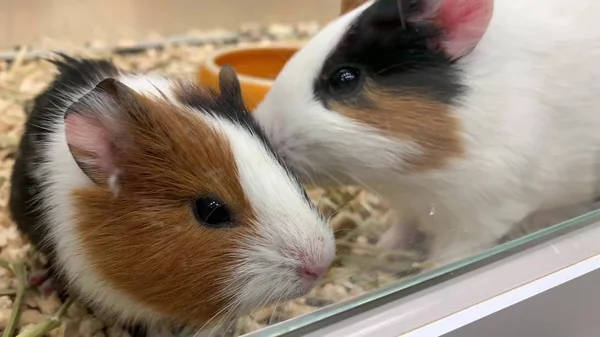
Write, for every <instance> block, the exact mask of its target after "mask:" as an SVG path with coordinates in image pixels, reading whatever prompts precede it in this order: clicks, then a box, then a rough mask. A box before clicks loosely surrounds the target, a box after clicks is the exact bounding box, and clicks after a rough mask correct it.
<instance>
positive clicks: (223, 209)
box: [192, 198, 232, 228]
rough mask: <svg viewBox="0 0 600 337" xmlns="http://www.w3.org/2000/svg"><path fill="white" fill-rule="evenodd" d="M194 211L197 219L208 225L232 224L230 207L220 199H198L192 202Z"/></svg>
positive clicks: (218, 226) (213, 226) (220, 226)
mask: <svg viewBox="0 0 600 337" xmlns="http://www.w3.org/2000/svg"><path fill="white" fill-rule="evenodd" d="M192 211H193V212H194V216H195V217H196V220H198V221H199V222H200V223H201V224H203V225H205V226H207V227H212V228H222V227H231V226H232V222H231V213H230V212H229V209H228V208H227V206H226V205H224V204H223V203H221V202H220V201H218V200H215V199H212V198H199V199H196V200H194V201H193V203H192Z"/></svg>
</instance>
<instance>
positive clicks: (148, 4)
mask: <svg viewBox="0 0 600 337" xmlns="http://www.w3.org/2000/svg"><path fill="white" fill-rule="evenodd" d="M339 8H340V0H0V49H5V48H7V47H8V48H10V47H13V46H16V45H20V44H28V45H29V44H35V43H38V42H39V41H41V39H43V37H48V38H51V39H54V40H59V41H69V42H73V43H84V42H86V41H90V40H103V41H105V42H107V43H109V44H112V43H115V42H116V41H118V40H119V39H139V38H146V37H147V36H148V35H149V34H150V33H151V32H156V33H159V34H161V35H170V34H176V33H181V32H186V31H189V30H190V29H215V28H225V29H227V28H236V27H238V26H239V25H240V24H241V23H253V22H254V23H269V22H278V23H293V22H299V21H310V20H316V21H318V22H326V21H329V20H331V19H332V18H334V17H335V16H336V15H337V14H338V12H339Z"/></svg>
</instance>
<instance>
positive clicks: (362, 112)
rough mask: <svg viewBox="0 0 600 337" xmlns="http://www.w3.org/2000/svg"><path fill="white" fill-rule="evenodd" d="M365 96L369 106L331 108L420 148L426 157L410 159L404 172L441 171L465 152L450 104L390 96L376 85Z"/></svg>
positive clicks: (370, 85) (336, 104) (335, 104)
mask: <svg viewBox="0 0 600 337" xmlns="http://www.w3.org/2000/svg"><path fill="white" fill-rule="evenodd" d="M362 95H363V98H364V99H365V100H366V102H368V104H360V103H358V104H357V103H351V104H346V103H344V102H336V101H333V102H331V104H330V108H331V109H332V110H334V111H338V112H339V113H341V114H343V115H345V116H347V117H349V118H351V119H354V120H357V121H360V122H362V123H364V124H366V125H368V126H371V127H374V128H376V129H378V130H380V131H381V133H382V134H383V135H385V136H388V137H390V138H392V139H399V140H405V141H413V142H415V143H416V144H418V145H419V146H420V147H421V150H422V151H423V153H422V154H420V155H419V156H415V157H409V158H406V161H405V164H406V167H405V168H403V172H407V173H410V172H425V171H428V170H434V169H439V168H442V167H444V165H445V164H446V163H447V162H448V160H449V159H451V158H455V157H458V156H460V155H461V154H462V153H463V152H464V149H463V144H462V141H461V138H460V135H459V133H460V124H459V121H458V120H457V119H456V118H455V117H454V116H452V115H451V114H450V112H449V110H450V107H449V106H448V105H447V104H444V103H441V102H439V101H435V100H432V99H429V98H427V97H425V96H419V95H414V94H410V93H407V94H405V95H401V94H398V93H394V92H389V91H386V90H385V89H382V88H378V87H376V85H374V84H373V83H368V84H367V85H366V86H365V90H364V91H363V93H362Z"/></svg>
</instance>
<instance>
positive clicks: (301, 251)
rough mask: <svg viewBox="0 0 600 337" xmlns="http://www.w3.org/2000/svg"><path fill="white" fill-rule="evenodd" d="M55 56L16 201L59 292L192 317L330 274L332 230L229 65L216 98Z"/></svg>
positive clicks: (98, 303) (148, 320)
mask: <svg viewBox="0 0 600 337" xmlns="http://www.w3.org/2000/svg"><path fill="white" fill-rule="evenodd" d="M53 62H54V63H55V64H56V65H57V67H58V70H59V71H60V74H59V75H58V76H57V77H56V79H55V80H54V82H53V83H51V84H50V86H49V87H48V88H47V90H46V91H45V92H43V93H42V94H41V95H39V96H38V97H37V98H36V100H35V107H34V109H33V112H32V114H31V115H30V116H29V118H28V120H27V122H26V125H25V131H24V134H23V136H22V140H21V143H20V147H19V150H18V154H17V158H16V162H15V165H14V173H13V175H12V190H11V196H10V209H11V212H12V216H13V218H14V220H15V222H16V224H17V225H18V227H19V228H20V229H21V230H22V231H23V232H24V233H26V234H27V235H28V236H29V238H30V239H31V240H32V242H33V243H34V244H35V245H36V246H37V247H38V248H39V249H40V250H41V251H42V252H43V253H45V255H47V256H48V258H49V261H50V267H51V271H52V273H51V274H50V275H51V276H52V279H53V280H55V281H56V282H57V288H58V289H59V290H62V291H64V292H66V293H67V294H69V295H72V296H75V297H76V298H77V299H79V300H80V301H81V302H82V303H84V304H85V305H88V306H89V307H90V308H91V309H92V310H94V311H95V312H97V313H100V314H102V315H110V317H111V318H112V317H114V318H116V319H118V320H120V321H121V322H125V323H127V324H128V323H135V324H141V325H144V324H145V325H147V326H153V325H154V324H158V323H157V322H163V321H165V322H169V323H168V324H181V325H183V324H190V325H195V324H203V323H205V322H206V321H207V320H209V319H211V318H213V317H214V316H215V315H219V317H218V318H222V317H225V316H229V315H236V314H240V313H245V312H248V311H249V310H252V309H253V308H255V307H257V306H262V305H264V304H266V303H271V302H273V301H282V300H286V299H290V298H294V297H297V296H300V295H303V294H305V293H307V292H308V291H309V290H310V289H311V288H312V286H313V284H314V282H315V280H317V279H318V278H319V277H320V276H321V275H322V274H323V273H325V272H326V271H327V269H328V267H329V265H330V263H331V261H332V259H333V257H334V252H335V245H334V239H333V233H332V230H331V229H330V227H329V226H328V224H327V223H326V221H325V220H324V218H323V217H322V216H321V215H320V214H319V213H318V212H317V210H316V208H315V207H314V205H313V204H312V203H311V201H310V200H309V199H308V196H307V194H306V193H305V191H304V189H303V187H302V186H301V185H300V184H299V182H298V180H297V179H296V178H295V176H294V175H293V174H292V173H290V172H289V171H288V170H287V169H286V168H285V166H284V165H283V164H282V162H281V161H280V160H279V158H278V156H276V155H275V153H274V152H273V151H272V148H271V146H270V145H269V144H268V142H267V141H266V140H265V137H264V135H263V133H262V131H261V130H260V128H259V127H258V126H257V125H256V123H255V122H254V121H253V120H252V118H251V116H250V115H249V114H248V112H247V111H246V108H245V107H244V104H243V102H242V99H241V95H240V87H239V82H238V80H237V76H236V74H235V72H234V71H233V70H232V69H231V68H229V67H224V68H223V70H222V71H221V73H220V90H219V91H220V93H217V92H216V91H212V90H208V89H203V88H201V87H198V86H196V85H195V84H193V83H188V82H185V81H175V80H169V79H167V78H162V77H157V76H150V75H136V74H131V73H126V72H123V71H121V70H119V69H117V68H116V67H115V66H114V65H113V64H112V63H110V62H108V61H103V60H92V59H74V58H70V57H67V56H65V55H62V59H60V60H57V61H53ZM107 317H109V316H107ZM218 320H219V319H216V320H214V321H218ZM171 322H172V323H171Z"/></svg>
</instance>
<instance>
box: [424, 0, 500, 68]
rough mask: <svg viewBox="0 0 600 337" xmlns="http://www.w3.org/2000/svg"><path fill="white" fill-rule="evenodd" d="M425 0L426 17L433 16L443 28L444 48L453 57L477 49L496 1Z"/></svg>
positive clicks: (435, 21) (436, 22)
mask: <svg viewBox="0 0 600 337" xmlns="http://www.w3.org/2000/svg"><path fill="white" fill-rule="evenodd" d="M424 1H425V6H424V7H425V8H424V13H423V17H424V18H425V19H432V20H433V22H434V24H435V25H436V26H438V27H439V28H441V29H442V31H443V32H444V40H443V41H441V43H442V48H443V49H444V52H445V53H446V55H447V56H448V57H449V58H450V59H452V60H454V59H457V58H460V57H462V56H464V55H466V54H468V53H469V52H471V50H472V49H473V48H475V46H476V45H477V44H478V43H479V41H480V40H481V38H482V37H483V35H484V34H485V32H486V30H487V28H488V25H489V23H490V20H491V19H492V13H493V8H494V0H424ZM509 1H510V0H509Z"/></svg>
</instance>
